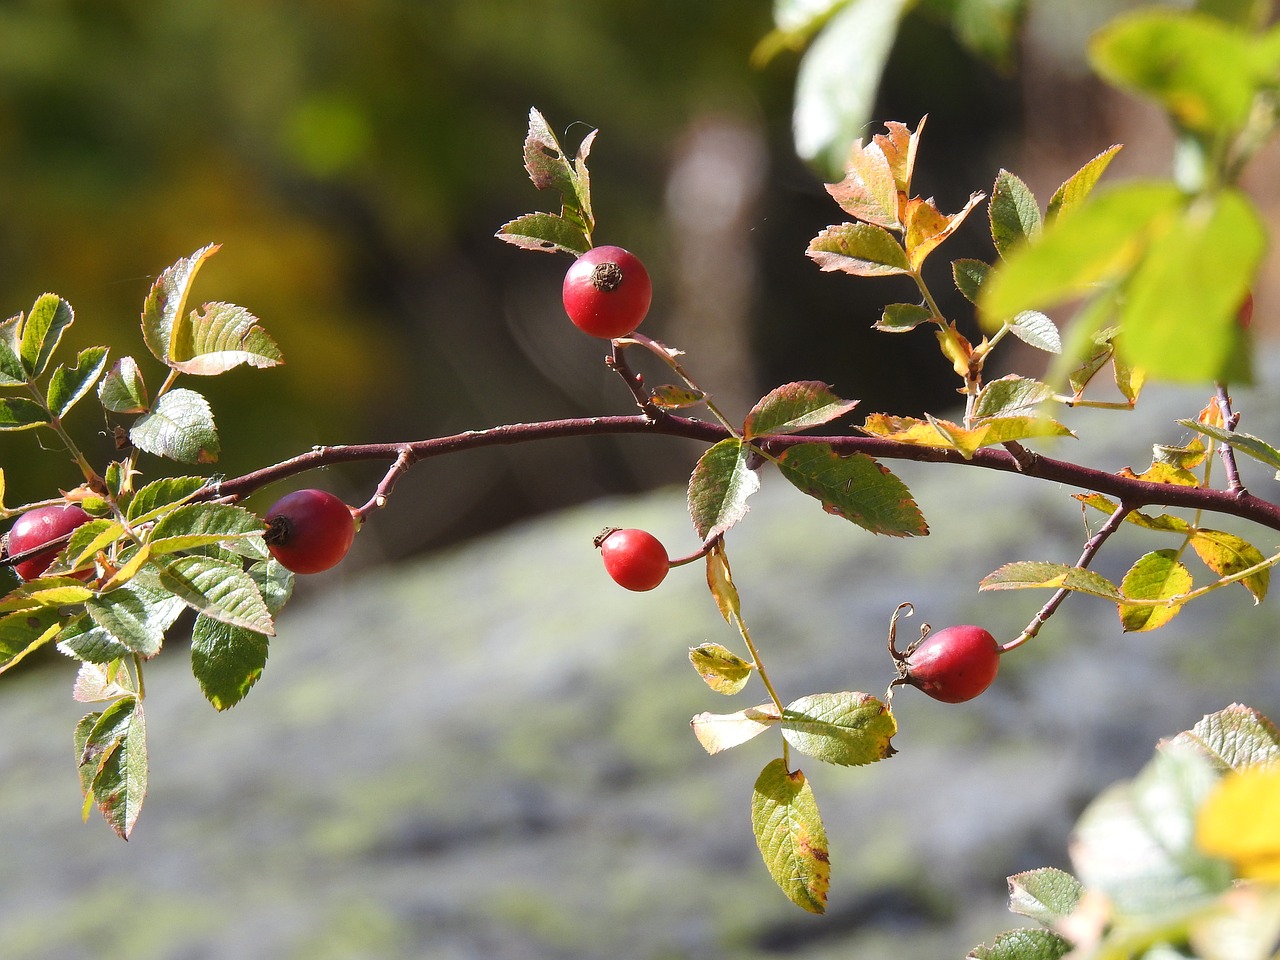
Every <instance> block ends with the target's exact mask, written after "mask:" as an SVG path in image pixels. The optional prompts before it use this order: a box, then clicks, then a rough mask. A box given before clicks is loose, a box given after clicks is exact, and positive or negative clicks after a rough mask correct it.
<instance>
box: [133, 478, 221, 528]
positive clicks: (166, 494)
mask: <svg viewBox="0 0 1280 960" xmlns="http://www.w3.org/2000/svg"><path fill="white" fill-rule="evenodd" d="M206 482H207V481H206V480H205V478H204V477H164V478H162V479H160V480H153V481H152V482H151V483H148V484H147V485H146V486H144V487H142V488H141V489H140V490H139V491H138V492H137V493H135V494H134V495H133V499H132V500H130V501H129V509H128V511H127V513H126V515H127V516H128V518H129V522H130V523H146V522H147V521H149V520H154V519H156V517H158V516H159V515H160V513H161V512H163V511H164V510H165V508H167V507H170V506H173V505H174V504H179V503H182V502H183V501H184V500H186V499H187V498H188V497H190V496H191V495H192V494H194V493H195V492H196V491H197V490H199V489H200V488H202V487H203V486H204V485H205V483H206Z"/></svg>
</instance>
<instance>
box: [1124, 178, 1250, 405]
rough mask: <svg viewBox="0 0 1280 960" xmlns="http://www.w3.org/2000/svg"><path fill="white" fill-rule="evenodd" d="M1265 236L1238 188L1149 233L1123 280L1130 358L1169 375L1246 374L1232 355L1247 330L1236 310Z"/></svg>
mask: <svg viewBox="0 0 1280 960" xmlns="http://www.w3.org/2000/svg"><path fill="white" fill-rule="evenodd" d="M1266 244H1267V238H1266V228H1265V227H1264V226H1263V224H1262V222H1261V220H1260V219H1259V217H1258V214H1257V212H1256V211H1255V209H1254V207H1253V204H1252V203H1251V201H1250V200H1249V199H1248V198H1247V197H1245V196H1244V194H1242V193H1240V192H1239V191H1237V190H1222V191H1219V192H1218V193H1216V194H1215V195H1214V196H1213V197H1212V198H1206V199H1205V200H1204V201H1203V202H1202V203H1199V204H1195V205H1192V206H1191V207H1189V208H1188V209H1187V210H1185V211H1184V212H1183V214H1182V216H1180V217H1178V218H1177V219H1176V220H1174V221H1173V223H1172V224H1171V225H1170V226H1169V229H1167V230H1165V231H1163V232H1162V233H1161V234H1160V235H1159V236H1156V237H1153V238H1152V240H1151V243H1150V245H1149V247H1148V249H1147V253H1146V256H1145V257H1144V258H1143V260H1142V262H1141V263H1140V264H1139V265H1138V268H1137V270H1135V271H1134V273H1133V276H1132V277H1131V279H1130V280H1129V282H1128V284H1127V285H1126V297H1125V302H1124V306H1123V308H1122V312H1121V321H1120V322H1121V328H1122V330H1123V331H1124V335H1123V337H1121V339H1120V341H1119V347H1120V350H1121V352H1122V354H1123V356H1124V357H1125V359H1126V360H1127V361H1128V362H1129V363H1131V364H1133V365H1134V366H1137V367H1141V368H1143V369H1144V370H1146V371H1147V372H1148V373H1149V374H1151V375H1153V376H1159V377H1164V378H1166V379H1170V380H1183V381H1197V382H1198V381H1210V380H1224V381H1230V382H1232V383H1236V382H1240V381H1241V380H1242V379H1247V378H1248V374H1247V371H1238V370H1236V369H1235V368H1234V366H1233V362H1232V361H1233V358H1234V357H1235V356H1236V354H1237V350H1238V340H1239V338H1240V337H1242V336H1244V331H1242V330H1241V329H1240V325H1239V324H1238V323H1237V322H1236V313H1237V311H1238V309H1239V306H1240V303H1241V302H1242V301H1243V300H1244V298H1245V295H1246V293H1247V292H1248V290H1249V287H1250V285H1251V284H1252V282H1253V277H1254V274H1255V273H1256V271H1257V268H1258V264H1259V263H1260V262H1261V259H1262V256H1263V253H1264V252H1265V250H1266Z"/></svg>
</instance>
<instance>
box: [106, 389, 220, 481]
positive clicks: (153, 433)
mask: <svg viewBox="0 0 1280 960" xmlns="http://www.w3.org/2000/svg"><path fill="white" fill-rule="evenodd" d="M129 439H130V441H132V443H133V445H134V446H135V447H137V448H138V449H139V450H144V451H146V452H147V453H151V454H154V455H155V456H157V457H167V458H169V459H170V460H177V461H180V462H182V463H212V462H213V461H215V460H217V459H218V454H219V452H220V450H221V444H220V443H219V442H218V431H217V428H216V427H215V426H214V423H213V411H212V410H211V409H210V407H209V401H207V400H206V399H205V398H204V397H203V396H201V395H200V394H198V393H196V392H195V391H194V390H187V389H185V388H183V387H179V388H177V389H174V390H170V391H169V392H168V393H166V394H164V395H163V396H162V397H160V399H159V400H157V401H156V404H155V406H154V407H153V408H152V409H151V411H150V412H149V413H145V414H143V415H142V416H141V417H139V418H138V419H137V420H136V421H135V422H134V424H133V427H132V429H130V431H129Z"/></svg>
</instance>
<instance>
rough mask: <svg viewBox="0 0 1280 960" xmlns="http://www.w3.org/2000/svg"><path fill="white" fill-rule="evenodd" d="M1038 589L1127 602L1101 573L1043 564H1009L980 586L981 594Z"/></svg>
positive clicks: (1032, 561)
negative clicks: (982, 591)
mask: <svg viewBox="0 0 1280 960" xmlns="http://www.w3.org/2000/svg"><path fill="white" fill-rule="evenodd" d="M1035 587H1044V588H1047V589H1052V590H1057V589H1063V588H1065V589H1067V590H1075V591H1078V592H1080V593H1088V594H1092V595H1093V596H1095V597H1102V598H1104V599H1106V600H1115V601H1119V600H1121V599H1123V598H1122V597H1121V595H1120V590H1119V588H1117V587H1116V585H1115V584H1114V583H1112V582H1111V581H1110V580H1108V579H1107V578H1106V577H1104V576H1102V574H1100V573H1095V572H1094V571H1093V570H1088V569H1081V568H1080V567H1072V566H1068V565H1067V564H1065V563H1050V562H1048V561H1043V560H1018V561H1015V562H1013V563H1006V564H1005V565H1004V566H1002V567H1000V568H998V569H997V570H994V571H992V572H991V573H989V574H987V575H986V576H985V577H983V578H982V581H981V582H980V583H979V584H978V589H979V590H1024V589H1028V588H1035Z"/></svg>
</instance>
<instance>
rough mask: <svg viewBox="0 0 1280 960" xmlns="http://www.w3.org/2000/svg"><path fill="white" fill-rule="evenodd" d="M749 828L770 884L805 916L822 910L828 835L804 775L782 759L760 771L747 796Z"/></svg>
mask: <svg viewBox="0 0 1280 960" xmlns="http://www.w3.org/2000/svg"><path fill="white" fill-rule="evenodd" d="M751 826H752V828H753V829H754V831H755V835H756V845H757V846H759V848H760V855H761V856H762V857H764V863H765V866H766V867H768V869H769V874H770V876H772V877H773V882H774V883H776V884H777V885H778V886H779V887H780V888H781V889H782V892H783V893H785V894H786V895H787V897H788V898H789V899H790V900H791V902H792V903H794V904H796V906H798V907H802V908H803V909H805V910H808V911H809V912H810V913H823V912H824V911H825V910H826V909H827V891H828V890H829V889H830V888H831V858H830V854H829V853H828V850H827V833H826V830H825V829H824V828H823V825H822V816H821V815H820V814H819V812H818V803H817V801H816V800H815V799H814V796H813V789H812V788H811V787H810V786H809V781H808V780H806V779H805V775H804V773H802V772H801V771H799V770H796V771H795V772H791V771H788V770H787V766H786V764H785V763H784V762H783V761H782V760H781V759H778V760H773V761H771V762H770V763H769V764H768V765H767V766H766V767H765V768H764V770H762V771H761V772H760V776H759V777H758V778H757V780H756V784H755V790H754V791H753V793H752V796H751Z"/></svg>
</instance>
